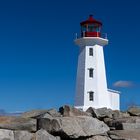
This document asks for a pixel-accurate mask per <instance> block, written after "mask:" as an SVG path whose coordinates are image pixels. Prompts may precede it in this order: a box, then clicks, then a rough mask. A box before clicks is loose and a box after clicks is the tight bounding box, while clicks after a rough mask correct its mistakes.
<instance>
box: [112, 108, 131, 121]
mask: <svg viewBox="0 0 140 140" xmlns="http://www.w3.org/2000/svg"><path fill="white" fill-rule="evenodd" d="M112 115H113V119H118V118H126V117H129V116H130V114H129V113H127V112H121V111H119V110H114V111H113V114H112Z"/></svg>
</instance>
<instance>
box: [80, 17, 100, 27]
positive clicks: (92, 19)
mask: <svg viewBox="0 0 140 140" xmlns="http://www.w3.org/2000/svg"><path fill="white" fill-rule="evenodd" d="M93 23H96V24H98V25H100V26H102V22H100V21H97V20H95V19H94V18H93V16H92V15H90V16H89V19H88V20H86V21H83V22H81V23H80V24H81V25H84V24H93Z"/></svg>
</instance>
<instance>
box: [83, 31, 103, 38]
mask: <svg viewBox="0 0 140 140" xmlns="http://www.w3.org/2000/svg"><path fill="white" fill-rule="evenodd" d="M82 37H101V33H100V32H84V33H82Z"/></svg>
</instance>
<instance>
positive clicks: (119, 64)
mask: <svg viewBox="0 0 140 140" xmlns="http://www.w3.org/2000/svg"><path fill="white" fill-rule="evenodd" d="M139 5H140V2H139V1H138V0H134V1H132V0H130V1H127V0H123V1H122V0H117V1H112V0H81V1H80V0H69V1H64V0H60V1H58V0H51V1H46V0H20V1H19V0H13V1H11V0H4V1H0V95H1V96H0V108H1V109H4V110H6V111H25V110H30V109H35V108H38V109H44V108H53V107H56V108H58V107H59V106H61V105H64V104H70V105H73V103H74V94H75V80H76V79H75V78H76V69H77V58H78V47H77V46H75V45H74V42H73V40H74V38H75V36H74V35H75V33H76V32H79V30H80V26H79V23H80V22H81V21H83V20H85V19H87V18H88V16H89V14H93V15H94V17H95V18H96V19H99V20H101V21H102V22H103V32H106V33H107V34H108V38H109V45H108V46H106V47H105V49H104V52H105V61H106V72H107V79H108V87H110V88H113V89H117V90H120V91H121V92H122V94H121V109H122V110H124V109H126V108H127V107H128V106H129V105H132V104H135V105H140V100H139V99H140V74H139V72H140V55H139V53H140V41H139V36H140V27H139V25H140V15H139V13H140V8H139ZM113 85H114V86H113Z"/></svg>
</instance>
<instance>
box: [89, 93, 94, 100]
mask: <svg viewBox="0 0 140 140" xmlns="http://www.w3.org/2000/svg"><path fill="white" fill-rule="evenodd" d="M93 100H94V92H93V91H90V92H89V101H93Z"/></svg>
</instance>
